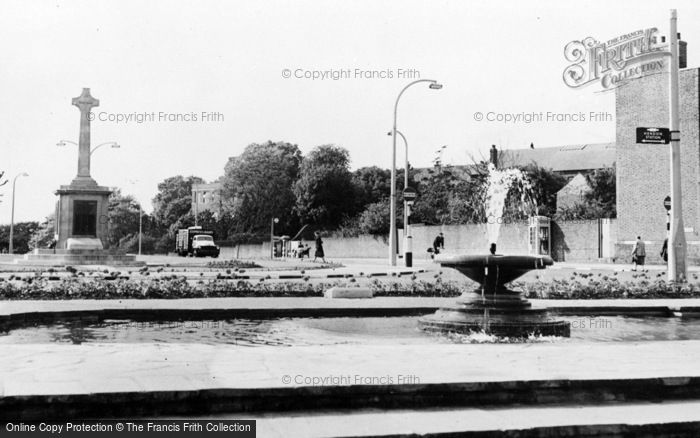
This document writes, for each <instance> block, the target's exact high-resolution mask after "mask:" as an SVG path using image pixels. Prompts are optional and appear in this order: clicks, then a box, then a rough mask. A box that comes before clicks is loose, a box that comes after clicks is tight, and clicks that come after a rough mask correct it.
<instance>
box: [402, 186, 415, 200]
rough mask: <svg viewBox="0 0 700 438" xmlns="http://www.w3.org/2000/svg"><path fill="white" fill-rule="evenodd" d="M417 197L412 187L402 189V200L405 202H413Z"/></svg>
mask: <svg viewBox="0 0 700 438" xmlns="http://www.w3.org/2000/svg"><path fill="white" fill-rule="evenodd" d="M417 197H418V193H417V192H416V189H414V188H413V187H406V188H405V189H403V199H405V200H406V201H415V200H416V198H417Z"/></svg>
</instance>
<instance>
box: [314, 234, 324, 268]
mask: <svg viewBox="0 0 700 438" xmlns="http://www.w3.org/2000/svg"><path fill="white" fill-rule="evenodd" d="M314 236H316V252H315V253H314V262H315V261H316V259H317V258H319V257H320V258H321V260H323V263H326V258H325V254H324V253H323V240H321V233H319V232H318V231H316V232H315V233H314Z"/></svg>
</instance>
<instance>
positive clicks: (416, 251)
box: [221, 220, 700, 262]
mask: <svg viewBox="0 0 700 438" xmlns="http://www.w3.org/2000/svg"><path fill="white" fill-rule="evenodd" d="M611 225H612V226H611V227H610V228H611V231H612V232H611V239H610V241H611V242H615V238H614V232H615V228H616V226H615V225H616V224H615V221H614V220H611ZM440 232H442V233H444V235H445V252H446V253H453V254H486V253H488V250H489V244H490V242H488V239H487V238H486V225H485V224H483V225H482V224H479V225H473V224H472V225H445V226H414V227H413V228H412V232H411V234H412V237H413V258H414V259H428V258H429V257H430V256H429V253H428V252H427V251H426V250H427V249H428V248H431V247H432V245H433V239H435V236H437V235H438V233H440ZM402 236H403V233H402V230H399V247H400V252H401V253H402V252H403V238H402ZM598 239H599V236H598V221H597V220H593V221H569V222H558V223H556V222H552V256H553V258H554V260H555V261H560V262H561V261H567V262H568V261H597V260H598ZM323 241H324V251H325V253H326V257H327V258H328V259H330V260H333V259H336V258H346V257H347V258H388V254H389V245H388V242H387V241H385V240H384V239H383V238H381V237H380V238H375V237H372V236H360V237H353V238H331V237H324V238H323ZM307 243H310V244H312V247H313V243H312V242H307ZM699 249H700V248H699ZM610 251H611V252H612V248H611V249H610ZM498 252H499V253H500V254H527V253H528V225H527V222H516V223H508V224H503V225H502V226H501V232H500V236H499V239H498ZM269 255H270V244H269V243H263V244H256V245H241V247H240V248H222V251H221V258H234V257H241V258H256V257H269ZM311 256H312V257H313V248H312V249H311Z"/></svg>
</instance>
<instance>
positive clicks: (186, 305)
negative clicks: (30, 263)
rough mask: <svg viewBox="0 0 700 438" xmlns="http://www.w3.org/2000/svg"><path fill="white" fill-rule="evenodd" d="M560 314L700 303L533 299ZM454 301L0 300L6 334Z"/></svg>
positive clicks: (429, 308)
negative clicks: (72, 325)
mask: <svg viewBox="0 0 700 438" xmlns="http://www.w3.org/2000/svg"><path fill="white" fill-rule="evenodd" d="M531 301H532V303H533V305H534V306H537V307H541V308H546V309H547V310H549V311H550V312H552V313H554V314H558V315H580V316H589V315H590V316H611V315H619V316H662V317H699V316H700V299H675V300H670V299H659V300H531ZM454 304H455V299H454V298H437V297H408V298H407V297H396V298H394V297H378V298H372V299H363V300H349V299H348V300H342V299H340V300H339V299H333V300H330V299H326V298H316V297H299V298H288V297H283V298H280V297H275V298H273V297H265V298H194V299H175V300H55V301H52V300H31V301H29V300H23V301H0V330H10V329H13V328H18V327H22V326H23V325H26V324H33V323H42V322H44V323H45V322H59V321H62V320H74V319H85V320H88V321H90V320H93V321H94V320H102V319H133V320H177V319H182V320H187V319H192V318H197V319H227V318H228V319H235V318H246V319H273V318H286V317H312V318H313V317H319V318H322V317H381V316H421V315H427V314H430V313H433V312H435V311H436V310H438V309H440V308H449V307H452V306H454Z"/></svg>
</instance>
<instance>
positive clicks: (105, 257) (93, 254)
mask: <svg viewBox="0 0 700 438" xmlns="http://www.w3.org/2000/svg"><path fill="white" fill-rule="evenodd" d="M14 263H15V264H17V265H31V266H64V265H106V266H145V265H146V263H145V262H142V261H137V260H136V256H135V255H126V254H110V253H109V252H107V251H103V250H94V249H72V250H67V249H57V250H49V249H39V250H34V252H32V253H30V254H25V255H24V258H21V259H15V261H14Z"/></svg>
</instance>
